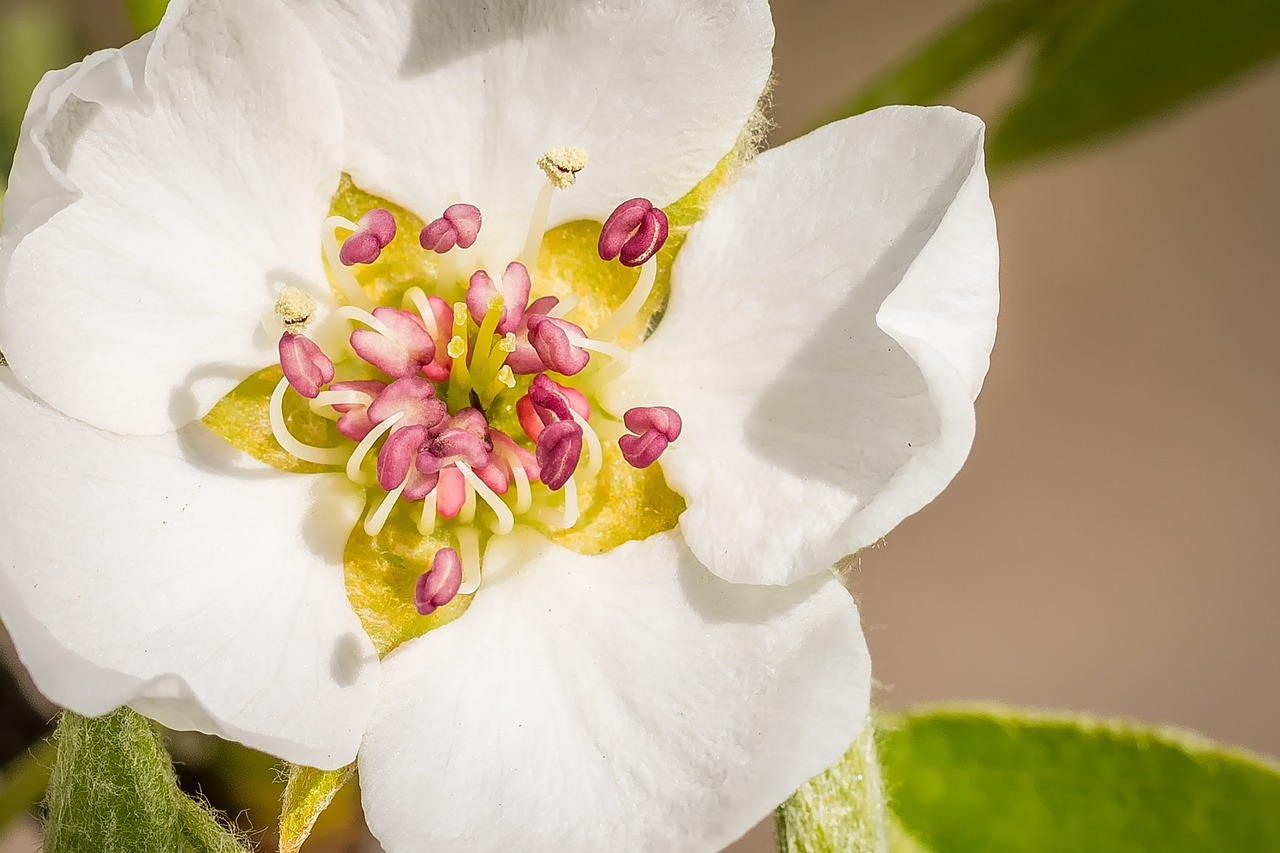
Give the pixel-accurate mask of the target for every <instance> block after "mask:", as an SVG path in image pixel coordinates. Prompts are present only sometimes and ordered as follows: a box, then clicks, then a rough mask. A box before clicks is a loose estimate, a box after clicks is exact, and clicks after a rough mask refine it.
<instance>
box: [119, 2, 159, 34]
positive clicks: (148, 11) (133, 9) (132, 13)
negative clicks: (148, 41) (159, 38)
mask: <svg viewBox="0 0 1280 853" xmlns="http://www.w3.org/2000/svg"><path fill="white" fill-rule="evenodd" d="M168 5H169V0H124V8H125V11H126V12H128V13H129V20H130V21H131V22H132V23H133V29H134V30H135V31H136V32H137V33H138V35H142V34H143V33H147V32H150V31H151V30H154V29H155V28H156V25H157V24H159V23H160V19H161V18H162V17H164V10H165V7H166V6H168Z"/></svg>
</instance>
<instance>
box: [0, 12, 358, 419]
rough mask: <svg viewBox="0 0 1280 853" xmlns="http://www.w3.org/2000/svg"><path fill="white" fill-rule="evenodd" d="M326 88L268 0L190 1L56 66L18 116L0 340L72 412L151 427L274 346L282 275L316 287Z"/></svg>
mask: <svg viewBox="0 0 1280 853" xmlns="http://www.w3.org/2000/svg"><path fill="white" fill-rule="evenodd" d="M341 135H342V118H341V112H340V109H339V106H338V99H337V94H336V90H335V89H334V86H333V83H332V81H331V80H330V79H329V75H328V73H327V70H326V67H325V65H324V63H323V60H322V59H321V58H320V56H319V53H318V50H317V48H316V46H315V44H314V43H313V42H312V41H311V39H310V37H309V35H308V34H307V32H306V30H305V29H303V28H302V26H301V25H300V24H299V23H298V21H297V20H296V17H295V16H294V15H293V14H292V13H291V12H290V11H289V10H288V9H287V8H285V7H284V6H282V5H281V4H280V3H279V0H226V2H216V3H215V2H211V0H189V2H175V3H173V4H171V6H170V9H169V12H168V14H167V15H166V17H165V21H164V23H163V24H162V25H161V26H160V29H159V30H158V31H157V32H156V33H155V34H154V36H148V37H147V38H145V39H143V40H142V41H139V42H135V43H134V44H132V45H129V46H128V47H125V48H123V49H122V50H119V51H104V52H102V53H99V54H95V55H94V56H91V57H90V58H89V59H87V60H85V61H84V62H83V63H81V64H80V65H78V66H74V67H73V68H71V69H68V70H67V71H63V72H55V73H54V74H52V75H50V76H49V77H47V78H46V79H45V81H44V82H43V83H42V84H41V86H40V88H39V89H38V90H37V92H36V96H35V98H34V99H33V101H32V104H31V107H30V108H29V110H28V113H27V117H26V120H25V122H24V126H23V131H22V137H21V141H20V143H19V149H18V152H17V155H16V160H15V166H14V172H13V178H12V181H11V184H10V191H9V195H8V197H7V198H6V199H5V208H4V231H3V240H2V241H0V288H3V293H2V294H0V298H2V302H3V311H0V349H2V350H3V351H4V354H5V356H6V357H7V358H8V360H9V363H10V365H11V366H12V367H13V370H14V372H15V373H16V374H17V375H18V376H19V377H20V378H21V379H22V381H23V383H24V384H25V385H26V386H27V387H29V388H31V389H32V390H34V391H35V392H36V393H37V394H39V395H40V396H41V397H42V398H43V399H44V400H46V401H48V402H49V403H50V404H51V405H53V406H55V407H57V408H59V409H61V410H62V411H64V412H67V413H68V414H71V415H72V416H74V417H77V418H80V419H82V420H84V421H86V422H89V423H93V424H95V425H97V426H101V427H104V428H107V429H111V430H114V431H117V432H122V433H159V432H164V431H166V430H171V429H175V428H178V427H181V426H182V425H184V424H186V423H188V422H190V421H191V420H193V419H195V418H198V417H200V416H202V415H203V414H204V413H205V412H207V411H208V409H209V407H210V406H211V405H212V404H213V403H214V402H216V401H217V400H218V399H219V398H220V397H222V396H223V395H224V394H226V393H227V392H228V391H229V390H230V389H231V388H232V387H234V386H235V384H236V383H237V382H239V381H240V380H241V379H243V378H244V376H245V375H246V374H248V373H249V372H251V371H252V370H256V369H258V368H260V367H262V366H263V365H264V364H267V363H269V362H271V361H273V360H274V354H273V353H274V349H275V346H274V345H275V341H273V340H270V339H269V338H268V337H267V335H266V333H265V332H264V331H263V329H262V328H261V323H260V321H261V318H262V315H263V313H264V312H265V311H268V310H269V309H270V307H271V304H272V302H273V301H274V298H275V295H276V294H277V293H278V291H279V290H280V288H281V287H282V286H283V285H284V284H299V285H302V286H304V287H309V288H310V289H311V290H312V291H313V292H315V293H317V294H323V293H324V292H325V283H324V282H325V277H324V269H323V266H322V263H321V249H320V240H319V237H320V226H321V223H322V222H323V220H324V218H325V214H326V213H327V211H328V206H329V198H330V196H331V195H332V193H333V191H334V189H335V188H336V187H337V183H338V179H339V176H340V174H341V166H342V149H341V145H342V139H341Z"/></svg>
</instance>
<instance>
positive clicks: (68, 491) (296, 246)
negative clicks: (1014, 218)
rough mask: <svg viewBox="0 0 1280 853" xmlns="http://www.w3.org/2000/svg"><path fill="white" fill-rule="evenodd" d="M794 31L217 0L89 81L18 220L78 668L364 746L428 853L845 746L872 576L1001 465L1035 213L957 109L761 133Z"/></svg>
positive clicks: (259, 729) (652, 814)
mask: <svg viewBox="0 0 1280 853" xmlns="http://www.w3.org/2000/svg"><path fill="white" fill-rule="evenodd" d="M772 40H773V30H772V24H771V22H770V17H769V10H768V7H767V4H766V3H765V2H764V0H746V2H741V0H734V2H729V0H651V2H645V3H623V2H618V0H547V2H539V3H533V2H528V0H503V2H495V3H483V4H481V3H474V4H473V3H452V2H448V0H360V2H356V0H172V2H171V3H170V4H169V9H168V12H167V13H166V15H165V17H164V20H163V22H162V23H161V24H160V26H159V28H158V29H157V30H156V31H155V32H154V33H152V34H149V35H148V36H146V37H144V38H142V39H140V40H139V41H137V42H134V43H132V44H130V45H128V46H126V47H124V48H121V49H119V50H108V51H103V52H100V53H96V54H94V55H92V56H90V57H88V58H86V59H85V60H83V61H82V62H81V63H78V64H77V65H74V66H72V67H70V68H68V69H66V70H63V71H58V72H53V73H51V74H50V75H48V76H47V77H46V78H45V79H44V80H43V81H42V83H41V84H40V86H39V87H38V88H37V90H36V92H35V94H34V96H33V99H32V102H31V105H30V107H29V109H28V112H27V116H26V120H25V122H24V125H23V129H22V138H21V141H20V144H19V148H18V152H17V155H16V157H15V163H14V168H13V173H12V176H11V179H10V184H9V186H10V189H9V192H8V194H7V195H6V197H5V199H4V208H3V229H2V230H0V302H2V308H0V351H2V352H3V354H4V357H5V361H6V362H7V366H6V367H0V478H3V483H4V488H3V489H0V619H3V621H4V624H5V626H6V627H7V628H8V630H9V631H10V633H11V634H12V636H13V639H14V642H15V645H16V647H17V649H18V652H19V655H20V657H21V659H22V661H23V662H24V664H25V665H26V666H27V667H28V668H29V669H30V671H31V673H32V675H33V677H34V678H35V680H36V683H37V685H38V686H39V687H40V689H41V690H42V691H43V692H44V693H46V694H47V695H48V696H49V697H50V698H51V699H53V700H54V701H56V702H58V703H61V704H63V705H65V706H66V707H68V708H72V709H74V710H76V711H79V712H81V713H85V714H91V715H93V714H101V713H105V712H107V711H110V710H111V709H113V708H116V707H119V706H121V705H125V704H127V705H129V706H131V707H133V708H135V709H136V710H138V711H140V712H141V713H144V714H147V715H149V716H151V717H153V718H154V719H156V720H158V721H160V722H161V723H163V724H165V725H167V726H170V727H173V728H177V729H195V730H200V731H204V732H208V733H212V734H216V735H219V736H222V737H225V738H229V739H232V740H236V741H239V742H241V743H244V744H246V745H248V746H251V747H254V748H257V749H261V750H264V751H266V752H269V753H271V754H273V755H276V756H278V757H281V758H283V759H285V760H288V761H292V762H296V763H300V764H305V765H310V766H315V767H319V768H324V769H334V768H338V767H341V766H344V765H346V764H348V763H350V762H352V761H353V760H358V763H359V773H360V784H361V792H362V797H363V801H364V806H365V812H366V816H367V819H368V822H369V825H370V827H371V829H372V830H373V832H374V833H375V835H377V837H378V838H379V840H380V841H381V843H382V844H383V846H384V847H385V849H387V850H388V851H389V852H390V853H398V851H412V850H421V849H430V850H499V849H518V850H529V851H538V850H584V851H585V850H663V851H668V850H699V851H701V850H715V849H719V848H720V847H722V846H723V845H725V844H727V843H729V842H731V841H732V840H734V839H735V838H737V837H738V836H740V835H741V834H742V833H743V832H745V831H746V830H747V829H748V828H749V827H750V826H751V825H753V824H754V823H755V822H756V821H758V820H759V819H760V818H761V817H762V816H764V814H766V813H767V812H768V810H769V809H771V808H772V807H774V806H776V805H777V804H778V803H779V802H781V801H782V800H783V799H784V798H785V797H786V796H787V795H788V794H790V793H791V791H793V790H794V789H795V788H797V787H798V786H800V785H801V784H802V783H803V782H804V781H805V780H806V779H808V778H809V777H810V776H812V775H814V774H816V773H818V772H819V771H821V770H823V769H824V768H825V767H827V766H828V765H830V764H831V763H833V762H834V761H835V760H836V759H838V758H839V757H840V755H841V754H842V753H843V752H844V750H845V749H846V748H847V746H848V745H849V743H850V742H852V741H853V740H854V738H855V737H856V735H857V733H858V731H859V730H860V728H861V727H862V725H863V723H864V721H865V718H866V713H867V707H868V701H869V691H870V662H869V659H868V656H867V651H866V646H865V642H864V640H863V637H862V633H861V629H860V625H859V619H858V612H857V608H856V606H855V604H854V602H853V601H852V599H851V597H850V596H849V594H848V593H847V592H846V591H845V589H844V588H843V586H842V585H841V584H840V582H839V581H838V580H837V579H836V578H835V577H834V576H833V574H832V572H831V567H832V566H833V565H834V564H835V563H836V561H837V560H839V559H840V558H841V557H842V556H844V555H846V554H849V553H852V552H854V551H856V550H858V549H859V548H862V547H865V546H867V545H870V544H872V543H874V542H875V541H877V540H878V539H880V538H881V537H882V536H884V535H885V534H886V533H887V532H888V531H889V530H890V529H892V528H893V527H894V526H895V525H896V524H897V523H898V522H900V521H901V520H902V519H903V518H905V517H906V516H908V515H910V514H912V513H914V512H915V511H917V510H918V509H920V508H921V507H922V506H924V505H925V504H926V503H928V502H929V501H930V500H931V499H932V498H933V497H934V496H936V495H937V494H938V492H939V491H940V490H941V489H942V488H943V487H944V486H945V485H946V484H947V482H949V480H950V479H951V478H952V477H953V476H954V474H955V473H956V471H957V470H958V469H959V467H960V465H961V464H962V463H963V461H964V458H965V456H966V455H967V453H968V450H969V447H970V445H971V443H972V439H973V433H974V410H973V401H974V399H975V398H976V396H977V394H978V391H979V389H980V387H981V383H982V380H983V377H984V375H985V373H986V369H987V363H988V355H989V352H990V348H991V344H992V341H993V337H994V332H995V315H996V308H997V294H996V278H997V251H996V243H995V228H994V220H993V216H992V211H991V206H990V202H989V199H988V194H987V184H986V178H985V175H984V171H983V156H982V126H981V123H980V122H979V121H978V120H977V119H974V118H973V117H971V116H966V115H964V114H961V113H958V112H956V111H954V110H950V109H946V108H928V109H926V108H909V107H900V108H888V109H884V110H879V111H875V112H873V113H869V114H866V115H863V116H858V117H855V118H852V119H848V120H845V121H842V122H839V123H836V124H834V125H830V126H828V127H826V128H823V129H821V130H819V131H816V132H814V133H812V134H810V135H808V136H806V137H804V138H802V139H799V140H796V141H794V142H791V143H788V144H787V145H784V146H782V147H780V148H778V149H776V150H773V151H768V152H765V153H762V154H760V155H758V156H756V157H754V158H749V157H748V156H747V154H749V153H750V151H749V149H750V147H751V145H750V143H751V142H752V139H751V138H750V137H751V134H750V132H749V129H750V128H751V126H752V122H753V120H754V118H753V117H754V116H755V115H756V110H757V102H758V99H759V96H760V95H761V93H762V92H763V91H764V89H765V87H766V85H767V81H768V76H769V73H770V65H771V62H770V51H771V46H772ZM744 128H746V129H748V132H747V133H745V134H744ZM744 140H745V142H744ZM708 176H711V177H708ZM700 187H709V188H710V189H714V190H715V193H714V195H713V196H710V198H711V201H710V204H709V207H708V206H707V205H706V204H705V203H704V201H703V200H700V199H702V196H700V195H699V191H698V188H700ZM709 191H710V190H708V192H709ZM689 199H694V202H689V201H688V200H689ZM347 208H352V209H350V210H347ZM354 208H359V209H354ZM703 208H706V209H705V214H704V212H703ZM582 234H586V235H587V239H585V240H578V239H577V237H578V236H580V235H582ZM575 241H576V242H575ZM264 382H265V384H263V383H264Z"/></svg>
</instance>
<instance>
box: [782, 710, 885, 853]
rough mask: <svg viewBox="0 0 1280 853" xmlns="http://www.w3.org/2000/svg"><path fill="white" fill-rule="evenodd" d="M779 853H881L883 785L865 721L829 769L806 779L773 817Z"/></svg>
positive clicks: (872, 738)
mask: <svg viewBox="0 0 1280 853" xmlns="http://www.w3.org/2000/svg"><path fill="white" fill-rule="evenodd" d="M776 821H777V824H776V828H777V837H778V853H884V851H886V850H887V849H888V848H887V846H886V845H887V832H888V828H887V826H886V822H885V807H884V786H883V784H882V783H881V780H880V768H879V765H878V764H877V763H876V740H875V727H874V726H873V725H872V724H871V723H870V722H868V723H867V725H866V726H865V727H864V728H863V730H862V734H860V735H859V736H858V739H857V741H855V742H854V744H853V746H851V747H849V751H848V752H846V753H845V755H844V758H842V759H840V761H839V762H837V763H836V764H835V765H834V766H833V767H831V768H829V769H827V770H825V771H823V772H822V773H820V774H818V775H817V776H815V777H813V778H812V779H810V780H809V781H808V782H807V783H806V784H805V786H804V787H803V788H801V789H800V790H798V791H796V792H795V794H793V795H792V796H791V798H790V799H789V800H787V801H786V802H785V803H783V804H782V806H781V807H779V808H778V811H777V815H776Z"/></svg>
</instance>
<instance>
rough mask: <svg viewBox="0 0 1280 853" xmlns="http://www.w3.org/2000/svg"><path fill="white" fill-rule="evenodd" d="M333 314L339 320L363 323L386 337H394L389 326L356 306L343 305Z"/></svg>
mask: <svg viewBox="0 0 1280 853" xmlns="http://www.w3.org/2000/svg"><path fill="white" fill-rule="evenodd" d="M333 316H334V317H336V318H338V319H340V320H354V321H355V322H357V323H363V324H364V325H366V326H368V327H369V328H370V329H373V330H374V331H375V332H377V333H378V334H380V335H383V336H385V337H388V338H390V337H394V335H393V333H392V331H391V329H390V327H389V326H387V324H386V323H384V322H382V321H381V320H379V319H378V318H377V317H375V316H373V315H372V314H370V313H369V312H368V311H366V310H364V309H363V308H357V307H356V306H354V305H343V306H341V307H340V308H338V309H337V310H336V311H334V312H333Z"/></svg>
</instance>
